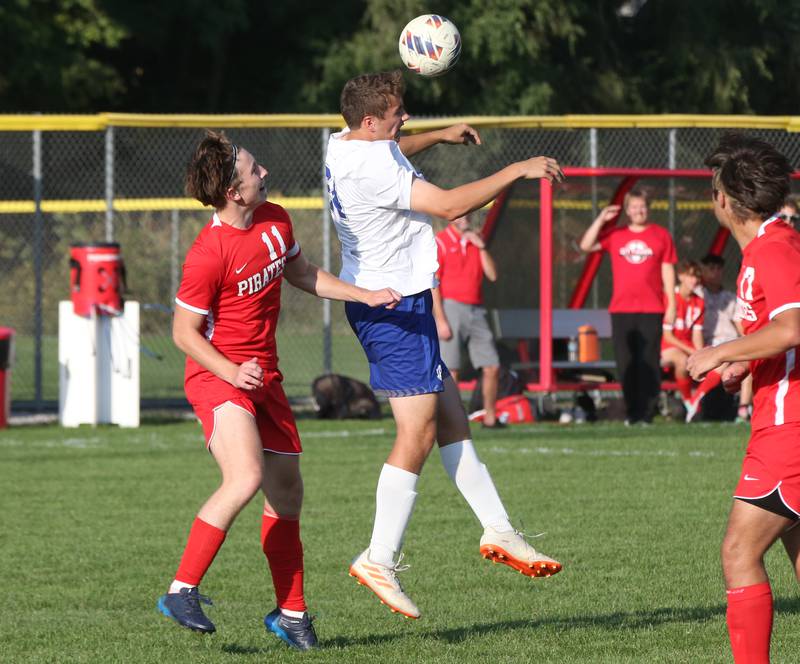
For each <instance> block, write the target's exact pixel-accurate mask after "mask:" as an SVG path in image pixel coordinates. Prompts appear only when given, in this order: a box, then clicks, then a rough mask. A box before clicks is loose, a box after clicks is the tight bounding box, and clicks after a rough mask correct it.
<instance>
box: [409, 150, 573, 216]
mask: <svg viewBox="0 0 800 664" xmlns="http://www.w3.org/2000/svg"><path fill="white" fill-rule="evenodd" d="M521 178H525V179H526V180H532V179H535V178H547V179H548V180H550V181H551V182H552V181H553V180H556V181H557V182H561V180H563V179H564V173H562V172H561V167H560V166H559V165H558V162H557V161H556V160H555V159H551V158H550V157H533V158H532V159H527V160H526V161H518V162H516V163H514V164H510V165H509V166H506V167H505V168H504V169H502V170H500V171H497V173H494V174H493V175H490V176H489V177H485V178H482V179H481V180H475V181H474V182H470V183H468V184H462V185H461V186H460V187H456V188H455V189H441V188H440V187H437V186H436V185H435V184H431V183H430V182H426V181H425V180H421V179H419V178H415V179H414V183H413V184H412V185H411V209H412V210H416V211H417V212H425V213H426V214H430V215H433V216H435V217H442V218H444V219H447V220H448V221H452V220H453V219H458V218H459V217H463V216H464V215H465V214H468V213H470V212H472V211H473V210H477V209H478V208H480V207H483V206H484V205H486V204H487V203H488V202H489V201H491V200H494V199H495V198H497V195H498V194H499V193H500V192H501V191H503V189H505V188H506V187H507V186H508V185H510V184H511V183H512V182H514V181H515V180H519V179H521Z"/></svg>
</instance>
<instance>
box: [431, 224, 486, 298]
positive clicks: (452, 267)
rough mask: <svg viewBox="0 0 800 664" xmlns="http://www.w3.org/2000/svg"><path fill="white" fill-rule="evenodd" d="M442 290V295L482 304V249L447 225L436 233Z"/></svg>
mask: <svg viewBox="0 0 800 664" xmlns="http://www.w3.org/2000/svg"><path fill="white" fill-rule="evenodd" d="M436 249H437V252H438V259H439V271H438V272H437V273H436V276H437V277H438V278H439V292H440V293H441V295H442V297H443V298H446V299H448V300H455V301H456V302H462V303H464V304H475V305H478V304H483V294H482V292H481V283H482V282H483V265H482V264H481V252H480V249H478V247H476V246H475V245H474V244H472V242H464V241H462V236H461V235H459V233H458V232H457V231H456V230H454V229H453V228H452V226H448V227H447V228H445V229H444V230H443V231H441V232H440V233H437V234H436Z"/></svg>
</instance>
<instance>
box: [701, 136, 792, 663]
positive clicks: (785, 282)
mask: <svg viewBox="0 0 800 664" xmlns="http://www.w3.org/2000/svg"><path fill="white" fill-rule="evenodd" d="M706 164H707V165H708V166H709V167H710V168H711V169H712V171H713V177H712V181H711V182H712V193H713V200H714V203H713V204H714V214H715V215H716V217H717V219H718V220H719V223H720V224H721V225H722V226H723V227H725V228H727V229H728V230H730V232H731V234H732V235H733V237H734V239H735V240H736V241H737V242H738V243H739V246H740V247H741V249H742V267H741V270H740V271H739V278H738V281H737V307H738V314H739V316H740V318H741V320H742V324H743V327H744V333H745V334H744V336H743V337H740V338H739V339H735V340H733V341H728V342H726V343H723V344H720V345H718V346H714V347H709V348H704V349H703V350H699V351H697V352H695V353H694V354H692V355H691V357H690V358H689V362H688V368H689V372H690V373H691V375H692V377H693V378H695V379H700V378H702V377H703V376H705V375H706V374H707V373H708V372H710V371H713V370H714V369H716V368H722V381H723V385H724V386H725V388H726V389H727V390H729V391H732V392H735V391H736V390H737V389H738V386H739V385H740V384H741V381H742V379H743V378H744V377H745V376H746V375H747V374H748V373H751V374H752V376H753V390H754V401H753V418H752V422H751V427H752V433H751V436H750V441H749V443H748V446H747V452H746V454H745V458H744V463H743V464H742V471H741V476H740V478H739V483H738V485H737V487H736V491H735V493H734V498H735V500H734V501H733V507H732V508H731V512H730V516H729V517H728V527H727V531H726V533H725V538H724V541H723V543H722V569H723V572H724V575H725V584H726V586H727V596H728V612H727V622H728V633H729V635H730V640H731V648H732V650H733V657H734V660H735V662H736V663H737V664H761V663H765V662H769V642H770V634H771V631H772V591H771V589H770V585H769V579H768V577H767V572H766V569H765V567H764V554H765V553H766V551H767V549H769V548H770V547H771V546H772V545H773V544H774V543H775V541H776V540H778V539H780V540H781V541H782V543H783V546H784V548H785V549H786V552H787V553H788V555H789V560H790V561H791V563H792V566H793V567H794V570H795V574H796V575H798V578H800V529H798V528H796V527H795V526H796V525H797V522H798V518H800V363H798V362H797V360H798V345H800V267H799V266H800V235H799V234H798V233H797V232H796V231H795V230H793V229H792V228H791V227H789V226H788V225H787V224H784V223H782V222H781V221H780V220H779V219H778V217H777V214H776V213H777V211H778V210H779V209H780V207H781V204H782V202H783V199H784V198H785V197H786V195H787V194H788V193H789V175H790V173H791V172H792V169H791V166H790V165H789V162H788V160H787V159H786V157H784V156H783V155H782V154H781V153H779V152H778V151H777V150H775V148H773V147H772V146H771V145H769V144H768V143H765V142H763V141H761V140H758V139H755V138H752V137H749V136H745V135H742V134H727V135H725V136H724V137H723V138H722V140H721V141H720V143H719V145H718V146H717V148H716V149H715V150H714V152H713V153H712V154H711V156H709V157H708V159H706ZM787 656H788V655H787ZM789 659H791V657H789Z"/></svg>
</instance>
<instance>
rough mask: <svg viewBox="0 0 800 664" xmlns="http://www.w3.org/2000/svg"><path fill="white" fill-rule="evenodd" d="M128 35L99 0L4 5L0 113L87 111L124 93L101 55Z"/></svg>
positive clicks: (9, 1)
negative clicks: (99, 4)
mask: <svg viewBox="0 0 800 664" xmlns="http://www.w3.org/2000/svg"><path fill="white" fill-rule="evenodd" d="M125 35H126V31H125V28H124V27H123V26H122V25H120V24H119V23H116V22H115V21H113V20H111V19H110V18H109V16H108V15H107V14H106V13H105V12H104V11H103V10H102V9H101V8H100V7H98V4H97V2H95V0H5V1H4V2H3V3H0V63H2V64H1V65H0V111H5V112H20V111H85V110H88V109H90V108H92V106H94V105H95V104H106V103H107V102H108V100H110V99H112V98H114V97H117V96H122V95H124V93H125V85H124V82H123V80H122V77H121V76H120V75H119V74H118V72H117V71H116V70H115V69H114V68H113V67H111V66H109V65H108V64H106V63H105V62H104V61H103V57H102V55H103V53H104V52H105V51H106V50H107V49H113V48H116V47H117V46H118V45H119V44H120V42H121V41H122V39H123V38H124V37H125Z"/></svg>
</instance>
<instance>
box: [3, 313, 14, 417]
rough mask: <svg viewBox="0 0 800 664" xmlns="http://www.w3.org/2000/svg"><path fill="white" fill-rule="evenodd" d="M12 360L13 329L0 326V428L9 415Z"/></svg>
mask: <svg viewBox="0 0 800 664" xmlns="http://www.w3.org/2000/svg"><path fill="white" fill-rule="evenodd" d="M13 360H14V330H13V329H12V328H10V327H0V429H4V428H5V427H7V426H8V418H9V417H10V415H11V365H12V363H13Z"/></svg>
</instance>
